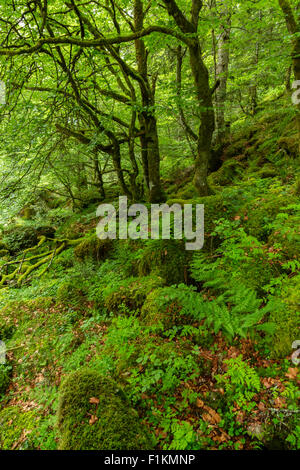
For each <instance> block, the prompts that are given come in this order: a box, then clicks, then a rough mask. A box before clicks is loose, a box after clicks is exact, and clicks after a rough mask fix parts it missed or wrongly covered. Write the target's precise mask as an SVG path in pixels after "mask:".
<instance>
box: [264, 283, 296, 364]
mask: <svg viewBox="0 0 300 470" xmlns="http://www.w3.org/2000/svg"><path fill="white" fill-rule="evenodd" d="M277 300H278V301H277V302H276V308H275V309H274V310H273V311H272V313H271V317H270V319H271V320H272V322H274V323H275V324H276V332H275V335H274V337H273V339H272V344H271V349H272V356H273V357H276V358H282V357H284V356H287V355H288V354H291V353H292V344H293V342H294V341H295V340H297V339H299V327H300V313H299V304H300V275H297V276H295V277H293V278H291V279H289V280H288V281H287V282H286V283H285V284H284V285H283V286H282V289H281V292H280V294H279V298H278V299H277ZM279 301H280V302H279Z"/></svg>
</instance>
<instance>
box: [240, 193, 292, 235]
mask: <svg viewBox="0 0 300 470" xmlns="http://www.w3.org/2000/svg"><path fill="white" fill-rule="evenodd" d="M293 202H297V201H295V199H293V197H292V195H291V194H269V195H267V196H266V197H264V198H259V199H256V200H255V201H254V202H252V203H251V206H249V205H248V204H247V205H246V206H245V207H244V212H245V213H247V217H248V219H247V221H246V223H245V230H246V231H247V233H248V234H249V235H252V236H254V237H256V238H258V239H259V240H263V241H267V239H268V236H269V234H270V232H271V230H272V229H271V226H270V224H271V223H272V222H274V220H275V217H276V215H277V214H278V213H279V212H282V211H283V212H285V210H284V208H285V207H287V206H288V205H290V204H293Z"/></svg>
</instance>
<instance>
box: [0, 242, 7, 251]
mask: <svg viewBox="0 0 300 470" xmlns="http://www.w3.org/2000/svg"><path fill="white" fill-rule="evenodd" d="M7 249H8V246H7V244H6V243H4V242H3V241H2V240H0V250H7Z"/></svg>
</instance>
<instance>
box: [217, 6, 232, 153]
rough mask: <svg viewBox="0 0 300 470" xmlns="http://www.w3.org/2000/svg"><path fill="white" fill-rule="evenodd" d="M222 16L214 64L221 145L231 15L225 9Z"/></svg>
mask: <svg viewBox="0 0 300 470" xmlns="http://www.w3.org/2000/svg"><path fill="white" fill-rule="evenodd" d="M221 14H222V16H223V17H224V24H223V25H222V32H221V35H220V37H219V42H218V54H217V56H218V58H217V66H216V81H217V80H219V82H220V85H219V87H218V88H217V90H216V129H217V139H216V140H217V143H218V144H220V145H222V143H223V142H224V139H225V136H226V124H225V101H226V90H227V78H228V66H229V42H230V31H231V16H230V13H229V12H228V11H227V10H225V11H221Z"/></svg>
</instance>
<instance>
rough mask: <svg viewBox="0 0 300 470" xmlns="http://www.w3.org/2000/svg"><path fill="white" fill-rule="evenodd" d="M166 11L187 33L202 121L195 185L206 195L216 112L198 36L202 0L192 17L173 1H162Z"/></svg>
mask: <svg viewBox="0 0 300 470" xmlns="http://www.w3.org/2000/svg"><path fill="white" fill-rule="evenodd" d="M163 2H164V4H165V5H166V8H167V11H168V13H169V15H170V16H172V17H173V19H174V20H175V22H176V24H177V26H178V27H179V28H180V30H181V31H182V32H183V33H184V34H186V35H187V39H186V44H187V46H188V50H189V55H190V65H191V72H192V75H193V79H194V86H195V92H196V98H197V101H198V104H199V114H200V119H201V123H200V126H199V131H198V135H197V156H196V159H195V174H194V180H193V181H194V185H195V188H196V189H197V192H198V194H199V195H200V196H207V195H208V194H209V187H208V183H207V176H208V164H209V162H210V159H211V144H212V137H213V132H214V130H215V114H214V109H213V102H212V91H211V89H210V86H209V74H208V70H207V68H206V66H205V64H204V60H203V57H202V50H201V46H200V41H199V38H198V34H197V33H198V23H199V15H200V11H201V9H202V6H203V2H202V0H192V9H191V18H190V20H188V19H187V18H186V17H185V15H184V14H183V12H182V11H181V10H180V9H179V7H178V5H177V3H176V1H175V0H163Z"/></svg>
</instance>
